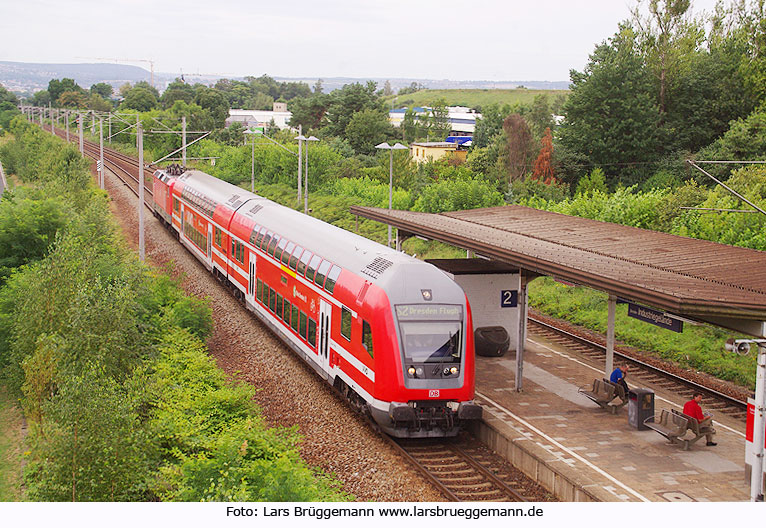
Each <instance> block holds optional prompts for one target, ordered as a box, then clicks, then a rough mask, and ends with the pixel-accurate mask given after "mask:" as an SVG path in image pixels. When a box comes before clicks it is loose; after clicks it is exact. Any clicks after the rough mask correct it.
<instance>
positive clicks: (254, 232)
mask: <svg viewBox="0 0 766 528" xmlns="http://www.w3.org/2000/svg"><path fill="white" fill-rule="evenodd" d="M260 230H261V226H259V225H258V224H256V225H255V227H254V228H253V230H252V231H251V232H250V243H251V244H253V245H255V239H256V237H257V236H258V231H260Z"/></svg>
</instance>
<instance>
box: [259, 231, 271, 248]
mask: <svg viewBox="0 0 766 528" xmlns="http://www.w3.org/2000/svg"><path fill="white" fill-rule="evenodd" d="M271 235H272V233H271V232H270V231H269V232H268V233H266V236H265V237H264V238H263V241H262V242H261V245H260V246H259V247H260V248H261V249H262V250H263V251H266V248H267V247H269V242H271Z"/></svg>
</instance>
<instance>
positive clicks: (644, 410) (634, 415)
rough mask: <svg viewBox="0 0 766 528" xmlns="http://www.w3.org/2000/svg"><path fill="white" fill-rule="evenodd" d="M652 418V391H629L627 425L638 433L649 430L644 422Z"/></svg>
mask: <svg viewBox="0 0 766 528" xmlns="http://www.w3.org/2000/svg"><path fill="white" fill-rule="evenodd" d="M650 416H654V391H653V390H652V389H630V391H628V425H631V426H633V427H634V428H636V429H638V430H639V431H644V430H646V429H649V428H648V427H646V426H645V425H644V420H646V419H647V418H649V417H650Z"/></svg>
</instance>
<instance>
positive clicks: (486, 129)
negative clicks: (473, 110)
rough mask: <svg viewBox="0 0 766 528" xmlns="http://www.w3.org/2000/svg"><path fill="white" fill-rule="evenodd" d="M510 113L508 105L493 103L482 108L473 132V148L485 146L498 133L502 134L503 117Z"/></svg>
mask: <svg viewBox="0 0 766 528" xmlns="http://www.w3.org/2000/svg"><path fill="white" fill-rule="evenodd" d="M510 113H511V107H510V106H509V105H505V106H500V105H498V104H496V103H493V104H489V105H486V106H485V107H484V108H482V109H481V118H480V119H478V120H477V121H476V129H475V130H474V133H473V148H482V147H487V146H489V144H490V143H491V142H492V141H493V140H494V138H495V137H496V136H497V135H498V134H502V132H503V119H505V118H506V117H507V116H508V115H510Z"/></svg>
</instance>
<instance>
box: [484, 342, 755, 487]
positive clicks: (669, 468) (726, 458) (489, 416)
mask: <svg viewBox="0 0 766 528" xmlns="http://www.w3.org/2000/svg"><path fill="white" fill-rule="evenodd" d="M514 372H515V357H514V352H513V351H509V352H508V353H507V354H506V355H505V356H504V357H500V358H487V357H480V356H477V361H476V401H477V402H478V403H480V404H481V405H482V406H483V408H484V420H483V422H482V423H481V424H480V425H477V427H476V428H475V430H474V431H473V432H474V434H476V435H477V436H478V437H479V438H481V439H482V440H483V441H484V442H486V443H487V445H489V446H490V447H491V448H492V449H493V450H495V451H496V452H497V453H499V454H501V455H502V456H504V457H505V458H506V459H508V460H509V461H511V462H512V463H514V465H516V466H517V467H519V468H520V469H521V470H522V471H524V472H525V473H526V474H527V475H529V476H530V477H532V478H534V479H535V480H536V481H538V482H540V484H542V485H543V486H545V487H546V488H547V489H548V490H549V491H550V492H551V493H553V494H554V495H556V496H557V497H558V498H559V499H560V500H564V501H609V502H694V501H697V502H703V501H704V502H708V501H748V500H749V498H750V485H749V482H745V467H744V456H745V423H744V421H738V420H736V419H734V418H730V417H728V416H726V415H723V414H721V413H713V423H714V427H715V429H716V431H717V434H716V435H715V439H714V440H715V442H717V444H718V445H717V446H710V447H708V446H706V445H705V438H702V439H700V440H699V441H698V442H696V443H695V444H694V445H692V446H691V447H690V448H689V450H688V451H684V450H683V449H682V447H681V446H680V445H672V444H670V443H669V442H668V441H667V440H666V439H665V438H664V437H663V436H661V435H660V434H659V433H657V432H655V431H653V430H645V431H638V430H636V429H635V428H633V427H632V426H631V425H629V424H628V410H627V406H625V407H623V408H621V409H619V410H618V411H617V413H616V414H611V413H609V412H608V411H606V410H602V409H601V408H600V407H598V405H596V404H595V403H594V402H592V401H591V400H589V399H588V398H587V397H585V396H583V395H582V394H579V393H578V392H577V389H578V388H579V387H582V386H584V385H590V384H591V383H592V382H593V380H594V379H595V378H599V379H600V378H603V377H604V373H603V366H601V367H599V366H597V365H591V364H590V363H589V362H588V360H586V359H583V358H580V357H578V356H576V355H575V354H573V353H570V352H568V351H567V350H566V349H565V348H563V347H562V346H561V345H559V344H556V343H553V342H552V341H548V340H546V339H545V338H543V337H540V336H537V335H535V334H531V333H530V334H529V336H528V339H527V342H526V346H525V352H524V382H523V391H522V392H516V391H515V390H514V388H513V387H514ZM626 381H627V382H628V385H629V386H630V388H631V389H632V388H636V387H637V386H641V387H645V388H649V389H653V390H654V391H655V415H656V416H659V414H660V412H661V410H662V409H672V408H675V409H678V410H680V409H681V408H682V407H683V404H684V403H685V401H686V400H687V399H688V398H685V397H683V396H681V395H678V394H673V393H668V391H667V390H664V389H663V388H661V387H654V386H652V385H651V384H646V383H640V381H639V380H638V379H637V378H633V379H631V376H628V378H627V379H626ZM702 407H703V410H706V409H705V406H704V402H703V406H702Z"/></svg>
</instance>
